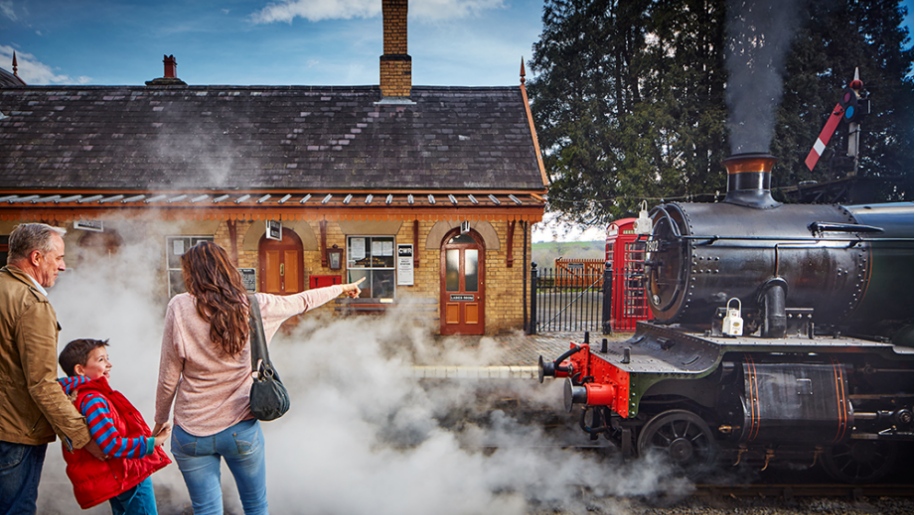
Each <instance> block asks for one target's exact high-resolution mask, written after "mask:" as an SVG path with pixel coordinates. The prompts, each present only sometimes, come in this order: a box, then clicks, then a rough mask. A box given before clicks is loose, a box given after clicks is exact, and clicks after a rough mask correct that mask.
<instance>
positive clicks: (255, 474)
mask: <svg viewBox="0 0 915 515" xmlns="http://www.w3.org/2000/svg"><path fill="white" fill-rule="evenodd" d="M172 455H173V456H174V457H175V462H176V463H177V464H178V468H179V469H180V470H181V475H183V476H184V483H185V484H186V485H187V491H188V493H189V494H190V496H191V504H192V505H193V507H194V515H212V514H215V515H221V514H222V486H221V485H220V471H219V466H220V459H221V458H224V459H225V460H226V464H227V465H228V466H229V470H230V471H231V472H232V475H233V476H234V477H235V486H237V487H238V495H239V497H240V498H241V505H242V507H243V508H244V510H245V515H258V514H266V513H267V463H266V458H265V448H264V433H263V432H262V431H261V426H260V423H259V422H258V421H257V420H254V419H251V420H243V421H241V422H239V423H237V424H235V425H234V426H232V427H230V428H228V429H225V430H223V431H221V432H219V433H216V434H215V435H211V436H194V435H191V434H188V433H187V431H185V430H183V429H181V427H179V426H177V425H176V426H175V428H174V430H173V431H172Z"/></svg>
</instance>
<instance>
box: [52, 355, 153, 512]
mask: <svg viewBox="0 0 915 515" xmlns="http://www.w3.org/2000/svg"><path fill="white" fill-rule="evenodd" d="M107 346H108V341H107V340H104V341H102V340H90V339H80V340H73V341H71V342H70V343H68V344H67V346H66V347H64V350H63V352H61V353H60V357H59V359H58V361H59V362H60V367H61V368H62V369H63V370H64V372H65V373H66V374H67V376H68V377H62V378H60V379H59V380H58V381H60V384H61V386H62V387H63V389H64V391H65V392H66V393H67V394H68V395H70V396H71V398H74V395H75V399H74V401H73V403H74V404H75V405H76V408H77V409H78V410H79V411H80V413H82V414H83V415H84V416H85V417H86V423H87V424H88V425H89V432H90V434H91V435H92V439H93V440H95V442H96V443H98V445H99V447H101V449H102V452H104V453H105V456H106V458H107V459H106V460H105V461H99V460H98V459H96V458H94V457H92V455H90V454H89V453H88V452H87V451H84V450H81V449H77V450H75V451H73V452H70V451H67V449H66V448H65V449H64V460H65V461H66V462H67V476H69V477H70V481H71V482H72V483H73V492H74V493H75V494H76V500H77V501H78V502H79V505H80V506H81V507H82V508H83V509H87V508H91V507H92V506H95V505H96V504H99V503H101V502H103V501H108V502H109V503H110V504H111V511H112V513H114V515H121V514H145V515H149V514H152V515H155V514H157V513H158V510H157V508H156V497H155V493H154V492H153V486H152V478H151V477H150V476H151V475H152V473H153V472H155V471H157V470H159V469H161V468H162V467H165V466H166V465H168V464H169V463H171V460H169V459H168V456H166V454H165V451H164V450H162V447H161V446H162V444H163V443H165V440H166V439H167V438H168V436H169V433H170V431H171V427H170V426H168V425H166V426H165V427H163V428H162V430H161V431H160V432H159V434H158V435H156V436H155V437H153V436H152V435H151V433H150V430H149V426H148V425H146V422H145V421H144V420H143V416H142V415H140V412H139V411H138V410H137V409H136V408H135V407H134V406H133V405H132V404H131V403H130V402H129V401H128V400H127V398H126V397H124V395H122V394H121V393H120V392H117V391H115V390H112V389H111V387H110V386H109V385H108V375H109V372H110V370H111V362H110V361H108V352H107V351H106V350H105V347H107Z"/></svg>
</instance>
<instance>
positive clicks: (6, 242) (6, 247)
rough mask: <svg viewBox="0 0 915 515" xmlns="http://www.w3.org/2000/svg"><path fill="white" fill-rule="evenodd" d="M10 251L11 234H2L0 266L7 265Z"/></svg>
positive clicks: (0, 237) (0, 238)
mask: <svg viewBox="0 0 915 515" xmlns="http://www.w3.org/2000/svg"><path fill="white" fill-rule="evenodd" d="M9 251H10V237H9V235H3V236H0V266H5V265H6V256H8V255H9Z"/></svg>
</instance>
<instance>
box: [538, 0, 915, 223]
mask: <svg viewBox="0 0 915 515" xmlns="http://www.w3.org/2000/svg"><path fill="white" fill-rule="evenodd" d="M757 1H758V0H757ZM748 2H749V3H752V1H751V0H732V1H731V2H726V0H655V1H650V0H594V1H588V0H547V1H546V2H545V7H544V15H543V24H544V28H543V33H542V34H541V37H540V40H539V41H538V42H537V43H536V44H535V46H534V55H533V58H532V60H531V61H530V63H529V66H530V69H531V70H532V72H533V74H534V77H533V78H532V79H531V80H530V81H529V82H528V90H529V92H530V95H531V101H532V111H533V114H534V118H535V122H536V124H537V130H538V133H539V137H540V142H541V144H542V147H543V149H544V153H545V164H546V165H547V168H548V172H549V174H550V178H551V181H552V183H551V185H550V193H549V200H550V209H552V210H555V211H560V212H562V213H563V215H564V217H565V219H567V220H570V221H575V222H579V223H586V224H605V223H607V222H608V221H610V220H612V219H615V218H620V217H622V216H628V215H632V214H634V213H635V212H637V209H638V206H639V204H640V202H641V201H642V200H648V201H649V203H650V204H653V203H656V201H658V200H662V199H667V200H671V199H682V200H711V199H713V198H716V197H719V196H720V195H722V194H723V193H724V189H725V183H726V176H725V173H724V170H723V167H722V166H721V165H720V162H721V160H722V159H724V158H725V157H727V156H728V155H729V154H730V153H731V146H732V145H731V144H732V142H731V141H729V139H730V138H729V135H730V134H729V133H730V132H732V131H733V130H734V126H733V125H732V126H730V127H729V125H728V124H729V120H728V115H729V112H728V107H727V102H726V98H725V97H726V93H727V88H728V86H729V84H730V85H731V86H732V87H733V84H731V83H733V82H734V79H733V78H731V82H729V76H728V72H727V71H726V55H727V51H728V50H729V48H728V33H727V30H728V28H727V22H728V12H727V11H728V9H729V8H730V9H731V11H732V12H731V14H732V15H733V14H734V12H733V11H734V10H735V9H737V8H745V7H746V6H745V5H743V4H746V3H748ZM759 5H763V6H765V5H766V2H762V3H761V4H759ZM798 7H799V8H800V9H801V10H800V21H798V28H797V29H796V30H795V31H794V32H795V34H793V39H792V41H791V45H790V48H789V52H788V54H787V56H786V58H785V64H784V73H783V75H782V77H783V79H784V84H783V88H782V94H781V96H780V98H779V99H777V100H775V102H777V103H778V105H772V106H769V107H770V108H771V109H772V110H773V111H774V112H775V113H776V115H775V118H774V127H773V129H772V132H773V133H774V137H772V141H771V142H767V143H766V144H767V145H769V152H771V153H772V154H774V155H775V157H776V158H778V164H777V165H776V166H777V169H776V171H775V172H773V187H774V188H776V187H778V186H787V185H796V184H797V183H798V182H799V181H809V180H814V181H826V180H830V179H831V178H834V176H835V174H836V172H835V171H834V170H833V167H830V166H825V165H818V167H817V168H815V170H814V172H813V173H811V172H809V171H808V170H807V169H806V167H805V166H804V164H803V161H804V158H805V157H806V155H807V152H808V151H809V150H810V148H811V147H812V145H813V143H814V141H815V140H816V137H817V135H818V134H819V132H820V130H821V128H822V126H823V123H825V120H826V117H827V116H828V113H829V112H830V111H831V110H832V107H833V106H834V105H835V104H836V101H837V100H838V98H839V95H840V94H841V92H842V89H843V88H844V87H845V86H846V85H847V84H848V82H849V81H850V80H851V78H853V76H854V69H855V67H859V69H860V73H861V77H862V79H864V81H865V85H866V88H867V90H868V91H869V92H870V94H871V99H872V103H873V105H874V113H873V114H871V115H870V116H868V117H867V118H866V119H865V120H863V121H862V123H861V126H862V129H863V130H864V134H863V136H862V145H861V146H862V158H861V162H860V170H861V173H862V175H867V176H870V177H878V178H880V179H881V181H882V182H881V185H882V188H883V190H884V191H883V197H882V198H884V199H886V200H890V199H905V198H911V192H910V189H911V185H912V163H913V156H912V147H913V145H912V122H911V120H912V98H913V95H912V92H913V90H912V79H911V69H912V59H911V55H912V51H911V46H909V47H908V48H907V49H903V48H902V46H903V45H905V44H908V43H909V40H908V39H907V31H906V30H905V29H902V28H900V23H901V21H902V18H903V16H904V11H903V10H902V8H901V7H900V6H899V5H898V4H896V3H895V2H893V1H891V0H875V1H873V2H867V1H856V0H826V1H811V2H808V3H807V4H804V5H799V6H798ZM760 101H761V102H762V101H764V99H760ZM776 109H777V110H776ZM843 130H845V131H847V128H843V127H841V126H840V129H839V131H837V135H836V136H835V137H834V138H833V140H834V141H833V143H832V145H831V150H830V155H829V156H825V155H824V159H826V162H830V161H831V162H832V164H835V163H838V162H839V161H841V159H839V158H833V157H832V156H833V155H838V154H839V152H838V151H833V150H832V146H833V145H835V146H836V148H837V147H839V146H841V145H844V144H845V143H844V141H843V140H844V139H845V136H844V134H841V132H842V131H843ZM843 148H844V147H843Z"/></svg>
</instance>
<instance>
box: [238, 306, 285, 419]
mask: <svg viewBox="0 0 915 515" xmlns="http://www.w3.org/2000/svg"><path fill="white" fill-rule="evenodd" d="M248 307H249V309H250V314H251V315H250V317H249V319H250V322H251V376H252V377H253V378H254V383H252V384H251V395H250V397H251V399H250V400H251V414H253V415H254V418H256V419H258V420H263V421H267V420H275V419H278V418H280V417H282V416H283V414H284V413H286V412H287V411H289V393H288V392H286V387H285V386H283V382H282V381H280V375H279V374H278V373H277V372H276V370H275V369H274V368H273V363H271V362H270V354H268V353H267V339H266V338H265V337H264V323H263V321H262V320H261V309H260V306H258V304H257V298H256V297H255V296H254V295H253V294H251V295H248Z"/></svg>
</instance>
